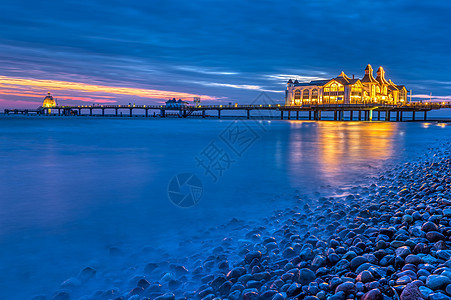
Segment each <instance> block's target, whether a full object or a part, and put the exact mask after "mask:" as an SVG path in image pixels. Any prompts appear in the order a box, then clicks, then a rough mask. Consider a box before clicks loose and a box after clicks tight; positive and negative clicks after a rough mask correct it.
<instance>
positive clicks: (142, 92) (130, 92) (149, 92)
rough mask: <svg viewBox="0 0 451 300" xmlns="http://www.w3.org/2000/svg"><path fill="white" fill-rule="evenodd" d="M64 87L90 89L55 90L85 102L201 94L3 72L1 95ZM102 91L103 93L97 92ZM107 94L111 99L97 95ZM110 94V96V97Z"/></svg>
mask: <svg viewBox="0 0 451 300" xmlns="http://www.w3.org/2000/svg"><path fill="white" fill-rule="evenodd" d="M47 90H51V91H64V92H66V91H67V92H70V91H75V92H81V93H87V94H88V95H86V96H85V97H80V96H74V97H72V96H70V95H67V93H64V95H60V96H58V94H57V93H54V94H55V96H56V97H57V98H58V99H59V100H78V101H85V102H98V103H114V102H117V101H116V100H114V99H113V98H114V95H125V96H137V97H142V98H150V99H158V100H161V99H168V98H184V99H187V98H194V97H199V95H197V94H190V93H183V92H174V91H164V90H156V89H143V88H130V87H116V86H106V85H96V84H88V83H80V82H69V81H58V80H43V79H27V78H16V77H7V76H0V95H11V96H22V97H38V98H43V97H44V96H45V93H44V91H47ZM97 93H99V95H96V94H97ZM105 93H106V94H110V95H111V96H105V95H102V94H105ZM97 97H100V98H107V99H96V98H97ZM200 97H202V99H203V100H216V99H217V98H215V97H211V96H207V95H200ZM108 98H109V99H108Z"/></svg>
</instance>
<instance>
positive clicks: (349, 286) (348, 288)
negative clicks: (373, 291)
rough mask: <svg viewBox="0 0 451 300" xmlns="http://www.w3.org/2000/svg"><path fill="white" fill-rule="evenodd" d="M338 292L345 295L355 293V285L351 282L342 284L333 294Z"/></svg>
mask: <svg viewBox="0 0 451 300" xmlns="http://www.w3.org/2000/svg"><path fill="white" fill-rule="evenodd" d="M338 292H344V293H345V294H347V295H349V294H353V293H354V292H355V285H354V283H352V282H344V283H342V284H340V285H339V286H337V288H336V289H335V294H336V293H338Z"/></svg>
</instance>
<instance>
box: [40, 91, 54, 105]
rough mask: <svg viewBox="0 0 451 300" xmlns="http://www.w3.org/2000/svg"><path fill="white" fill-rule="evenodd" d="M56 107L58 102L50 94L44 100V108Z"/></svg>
mask: <svg viewBox="0 0 451 300" xmlns="http://www.w3.org/2000/svg"><path fill="white" fill-rule="evenodd" d="M55 106H56V100H55V99H54V98H53V97H52V95H50V92H48V94H47V96H45V98H44V102H43V103H42V107H55Z"/></svg>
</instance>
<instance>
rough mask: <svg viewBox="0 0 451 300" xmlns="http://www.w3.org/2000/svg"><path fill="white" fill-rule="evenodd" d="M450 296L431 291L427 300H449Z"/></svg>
mask: <svg viewBox="0 0 451 300" xmlns="http://www.w3.org/2000/svg"><path fill="white" fill-rule="evenodd" d="M450 299H451V298H450V297H448V296H446V295H445V294H442V293H433V294H430V295H429V300H450Z"/></svg>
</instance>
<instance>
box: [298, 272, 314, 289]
mask: <svg viewBox="0 0 451 300" xmlns="http://www.w3.org/2000/svg"><path fill="white" fill-rule="evenodd" d="M315 279H316V275H315V272H313V271H312V270H310V269H307V268H303V269H300V270H299V283H300V284H302V285H308V284H309V283H310V282H312V281H314V280H315Z"/></svg>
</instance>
